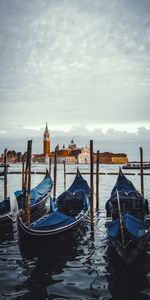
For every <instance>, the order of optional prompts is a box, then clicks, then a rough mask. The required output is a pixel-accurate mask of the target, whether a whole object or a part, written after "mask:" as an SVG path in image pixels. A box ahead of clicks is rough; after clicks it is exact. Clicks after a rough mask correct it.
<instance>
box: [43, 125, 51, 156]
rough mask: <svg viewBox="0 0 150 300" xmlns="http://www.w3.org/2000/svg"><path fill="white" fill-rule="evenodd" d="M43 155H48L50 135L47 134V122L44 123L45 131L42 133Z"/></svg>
mask: <svg viewBox="0 0 150 300" xmlns="http://www.w3.org/2000/svg"><path fill="white" fill-rule="evenodd" d="M43 153H44V156H49V155H50V134H49V130H48V126H47V122H46V127H45V131H44V139H43Z"/></svg>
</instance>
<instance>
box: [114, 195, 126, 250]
mask: <svg viewBox="0 0 150 300" xmlns="http://www.w3.org/2000/svg"><path fill="white" fill-rule="evenodd" d="M116 193H117V201H118V212H119V220H120V230H121V237H122V244H123V247H124V245H125V243H124V234H123V222H122V214H121V207H120V199H119V193H118V190H117V189H116Z"/></svg>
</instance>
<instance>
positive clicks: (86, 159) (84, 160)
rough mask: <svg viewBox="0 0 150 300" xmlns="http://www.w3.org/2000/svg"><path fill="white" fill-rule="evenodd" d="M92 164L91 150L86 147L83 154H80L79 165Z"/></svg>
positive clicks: (82, 151)
mask: <svg viewBox="0 0 150 300" xmlns="http://www.w3.org/2000/svg"><path fill="white" fill-rule="evenodd" d="M89 163H90V148H89V147H87V146H85V147H84V148H82V150H81V153H79V154H78V164H89Z"/></svg>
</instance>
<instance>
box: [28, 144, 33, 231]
mask: <svg viewBox="0 0 150 300" xmlns="http://www.w3.org/2000/svg"><path fill="white" fill-rule="evenodd" d="M31 155H32V140H30V141H28V193H27V224H28V225H29V224H30V196H31V195H30V191H31Z"/></svg>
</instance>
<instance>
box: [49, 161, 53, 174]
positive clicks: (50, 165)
mask: <svg viewBox="0 0 150 300" xmlns="http://www.w3.org/2000/svg"><path fill="white" fill-rule="evenodd" d="M51 170H52V159H51V157H49V175H50V176H51Z"/></svg>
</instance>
